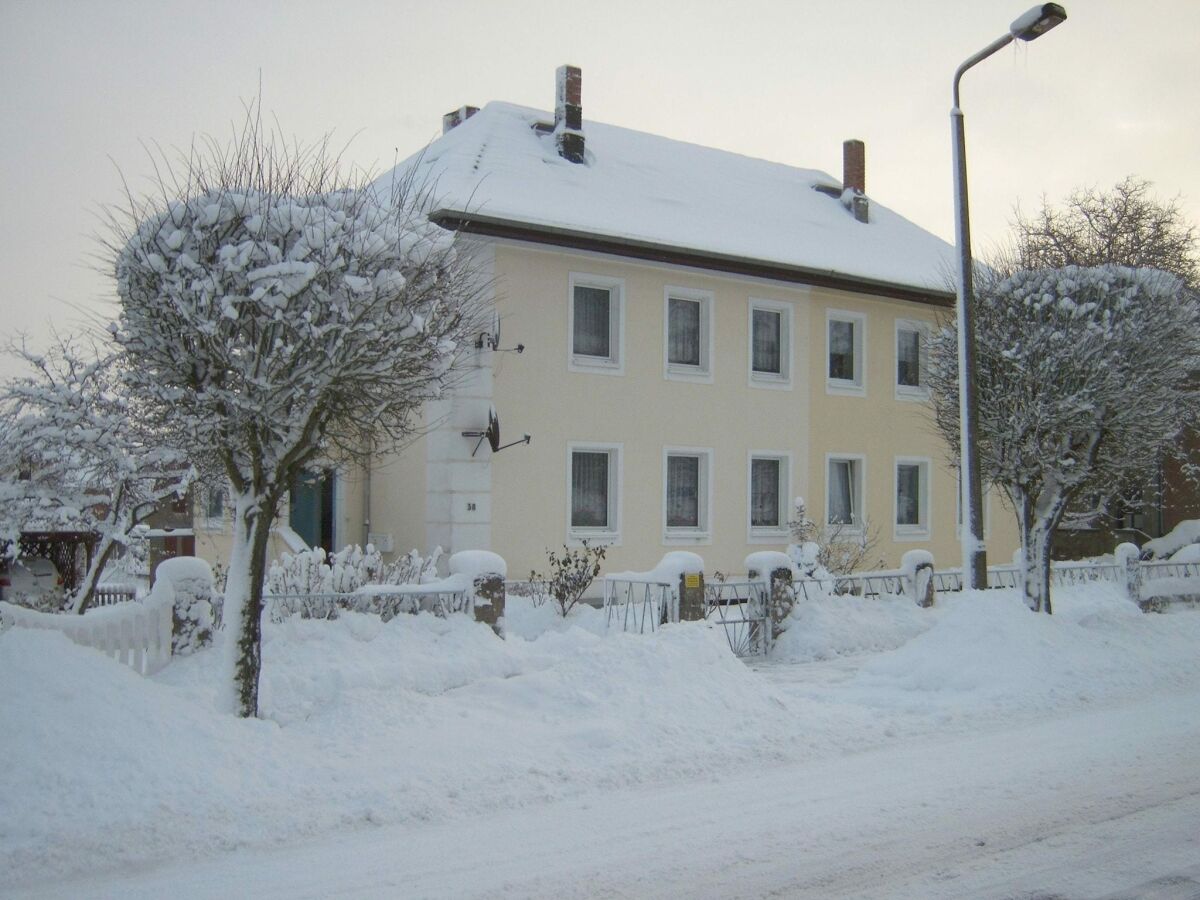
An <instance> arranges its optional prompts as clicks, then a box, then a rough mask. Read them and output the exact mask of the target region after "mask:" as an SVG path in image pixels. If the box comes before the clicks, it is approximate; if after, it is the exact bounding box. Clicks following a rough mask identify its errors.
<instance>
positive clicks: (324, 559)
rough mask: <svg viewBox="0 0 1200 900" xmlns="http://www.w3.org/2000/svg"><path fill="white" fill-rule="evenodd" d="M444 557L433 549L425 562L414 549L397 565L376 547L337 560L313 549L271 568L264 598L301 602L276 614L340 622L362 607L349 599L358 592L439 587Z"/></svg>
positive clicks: (347, 551)
mask: <svg viewBox="0 0 1200 900" xmlns="http://www.w3.org/2000/svg"><path fill="white" fill-rule="evenodd" d="M441 557H442V548H441V547H435V548H434V550H433V552H432V553H430V554H429V556H425V557H423V556H421V554H420V553H419V552H417V551H416V550H415V549H414V550H410V551H409V552H408V553H406V554H405V555H404V556H402V557H400V559H398V560H396V561H395V562H392V563H384V562H383V557H382V556H381V555H380V553H379V551H377V550H376V549H375V546H374V545H373V544H367V547H366V549H365V550H364V549H362V548H361V547H359V546H358V545H357V544H350V545H347V546H346V547H343V548H342V549H341V550H339V551H337V552H336V553H333V554H327V553H326V552H325V550H324V548H322V547H313V548H312V549H310V550H302V551H300V552H299V553H284V554H283V555H282V556H281V557H280V558H279V559H278V560H276V561H275V562H273V563H272V564H271V568H270V570H269V571H268V572H267V584H266V590H265V592H266V593H267V594H268V595H271V596H274V597H280V596H294V597H297V598H298V599H296V600H295V601H294V602H288V603H286V604H283V605H278V604H276V605H275V606H273V614H274V613H279V614H283V613H285V612H299V613H300V615H301V616H302V617H303V618H306V619H309V618H315V619H336V618H337V615H338V610H339V609H360V608H361V607H362V605H363V604H362V599H361V598H354V597H350V596H349V595H351V594H354V593H355V592H356V591H358V590H359V589H360V588H363V587H367V586H369V585H397V584H427V583H429V582H432V581H436V580H437V566H438V561H439V560H440V559H441ZM314 595H316V596H314ZM332 595H345V596H343V597H337V598H335V597H333V596H332ZM388 618H391V616H390V615H389V616H388Z"/></svg>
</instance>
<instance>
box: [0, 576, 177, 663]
mask: <svg viewBox="0 0 1200 900" xmlns="http://www.w3.org/2000/svg"><path fill="white" fill-rule="evenodd" d="M159 585H161V587H160V586H159ZM174 602H175V592H174V591H173V590H172V589H171V587H170V585H169V584H166V582H159V584H158V585H155V590H154V591H153V592H152V593H151V595H150V597H148V598H147V600H146V602H145V603H121V604H116V605H113V606H108V607H104V608H100V609H92V610H89V611H88V612H87V613H85V614H84V615H82V616H76V615H69V614H63V613H43V612H37V611H35V610H32V609H25V608H24V607H20V606H14V605H12V604H11V603H0V620H3V621H4V622H5V623H6V624H11V625H17V626H20V627H22V628H41V629H46V630H50V631H58V632H61V633H63V634H65V635H66V636H67V637H68V638H70V639H71V640H72V641H74V642H75V643H76V644H80V645H82V646H84V647H94V648H96V649H97V650H99V651H100V652H102V653H106V654H108V655H109V656H111V657H112V658H113V659H115V660H116V661H117V662H119V663H121V664H122V665H126V666H129V667H130V668H131V669H133V670H134V671H135V672H140V673H141V674H142V675H153V674H154V673H155V672H157V671H159V670H160V669H162V668H163V666H165V665H166V664H167V663H169V662H170V661H171V629H172V626H173V616H172V607H173V605H174Z"/></svg>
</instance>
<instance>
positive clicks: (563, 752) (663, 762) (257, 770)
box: [0, 584, 1200, 884]
mask: <svg viewBox="0 0 1200 900" xmlns="http://www.w3.org/2000/svg"><path fill="white" fill-rule="evenodd" d="M1055 609H1056V611H1057V612H1056V615H1054V616H1053V617H1051V616H1045V615H1035V614H1032V613H1030V612H1029V611H1028V610H1027V609H1026V608H1025V606H1024V604H1023V601H1022V598H1021V596H1020V594H1019V592H1017V591H988V592H980V593H975V594H971V593H967V594H964V595H961V596H953V595H946V596H943V597H941V598H939V605H938V606H937V607H935V608H933V609H919V608H918V607H916V606H915V605H914V604H913V603H912V602H911V601H909V600H907V599H905V598H887V597H885V598H881V599H877V600H866V599H862V598H856V597H830V596H817V595H815V594H814V595H810V597H809V599H808V600H802V601H801V602H800V603H799V604H797V607H796V609H795V610H794V611H793V613H792V616H791V618H790V620H789V626H790V627H789V630H788V631H787V632H786V633H785V634H784V635H783V636H782V637H781V638H780V640H779V642H778V643H777V645H776V651H775V655H774V659H773V661H772V662H771V663H769V664H766V665H762V666H756V667H748V666H746V665H745V664H743V663H742V662H740V661H738V660H737V659H736V658H734V657H733V656H732V654H731V653H730V652H729V648H728V644H727V642H726V638H725V635H724V633H723V631H722V630H721V629H720V628H719V627H710V626H709V625H707V624H706V623H684V624H681V625H671V626H666V627H663V628H661V629H659V630H658V631H656V632H655V633H653V634H647V635H633V634H624V633H620V632H613V633H606V632H605V631H604V628H603V624H604V614H603V612H602V611H599V610H594V609H590V608H587V607H578V608H576V609H575V610H573V611H572V612H571V614H570V616H568V617H567V618H566V619H563V618H562V617H560V616H558V615H557V614H556V613H555V612H554V610H553V609H552V608H551V607H549V605H548V604H543V605H542V606H540V607H538V606H534V605H533V603H532V602H531V601H529V600H528V599H527V598H522V597H516V596H511V597H509V599H508V618H509V623H510V626H509V635H510V636H509V639H508V640H499V639H497V638H496V636H495V635H494V634H493V633H492V631H491V629H490V628H488V627H487V626H486V625H482V624H477V623H475V622H473V621H471V620H470V619H469V618H468V617H466V616H450V617H448V618H437V617H434V616H422V615H418V616H407V615H403V616H397V617H396V618H394V619H392V620H391V621H389V622H383V621H382V620H381V619H380V618H379V617H378V616H369V615H362V614H357V613H353V612H346V613H344V614H343V615H342V616H341V617H340V618H338V619H336V620H332V621H331V620H316V619H301V618H298V617H293V618H290V619H288V620H286V621H284V622H282V623H270V622H267V623H264V640H263V676H262V694H261V699H262V710H263V714H264V716H265V719H264V720H249V721H247V720H240V719H236V718H234V717H232V716H229V715H225V714H221V713H218V712H217V711H216V710H217V708H218V705H217V693H218V680H219V678H220V666H219V657H220V654H219V653H218V652H215V651H205V652H201V653H197V654H194V655H192V656H189V657H185V658H182V659H176V660H175V661H174V662H172V664H171V665H170V666H168V667H167V668H166V669H164V670H163V671H162V672H160V673H159V674H158V675H157V676H155V677H153V678H143V677H141V676H138V675H136V674H135V673H133V672H131V671H129V670H127V669H126V668H124V667H122V666H119V665H116V664H114V663H113V662H112V661H111V660H108V659H106V658H104V657H103V656H101V655H100V654H99V653H97V652H95V651H93V650H90V649H88V648H85V647H78V646H75V645H73V644H71V643H70V642H69V641H67V640H66V639H64V638H63V637H62V636H61V635H58V634H54V633H46V632H39V631H33V630H28V629H23V628H13V629H9V630H8V631H7V632H5V633H3V634H0V684H3V685H5V686H6V688H7V694H6V696H5V699H4V702H3V703H0V756H2V757H3V759H4V760H5V765H4V766H3V767H0V871H4V872H5V878H6V880H7V881H8V882H9V883H12V884H20V883H24V882H31V881H43V882H44V881H47V880H50V879H55V878H63V877H67V876H69V875H71V874H72V873H76V872H97V873H98V872H103V871H105V870H107V869H111V868H126V867H128V866H130V865H138V864H151V863H154V862H157V861H162V860H165V859H170V858H181V857H195V856H202V855H205V854H212V853H214V852H220V851H223V850H228V849H231V848H234V847H238V846H243V845H278V844H282V843H294V842H296V841H299V840H301V839H303V838H305V837H308V836H316V835H320V834H327V833H331V832H338V831H342V832H345V831H352V830H354V829H358V828H363V827H366V826H373V825H379V824H388V823H422V824H424V823H437V822H455V821H462V820H463V819H464V818H467V817H471V818H477V817H480V816H487V815H489V814H494V813H496V812H497V811H500V810H504V809H509V808H512V807H514V806H530V805H538V804H542V803H545V802H547V801H553V800H558V799H563V798H568V797H579V796H584V797H587V796H593V795H597V794H600V793H611V792H613V791H618V790H622V789H630V788H639V787H646V786H652V785H659V784H667V783H672V782H680V781H688V782H693V783H696V784H703V783H706V782H708V781H712V780H719V779H722V778H726V777H728V776H730V774H731V773H734V772H737V771H739V770H744V769H754V768H763V767H770V766H772V765H774V764H776V763H780V762H787V761H796V760H808V759H825V758H833V757H842V756H845V755H847V754H851V753H857V752H861V751H863V750H866V749H869V748H872V747H878V746H880V745H883V744H889V743H895V742H897V741H901V740H915V739H917V738H918V737H921V736H925V735H930V734H936V735H942V734H946V733H952V732H954V731H959V732H966V731H970V732H977V731H979V730H980V729H987V728H991V727H997V726H998V725H999V724H1000V723H1004V722H1008V723H1013V722H1019V721H1022V720H1026V719H1030V718H1033V717H1037V716H1043V717H1046V716H1048V715H1052V714H1057V713H1058V712H1060V711H1065V710H1071V709H1078V708H1081V707H1087V708H1092V707H1096V706H1098V705H1102V704H1107V705H1117V704H1128V703H1131V702H1137V701H1139V700H1140V699H1141V698H1144V697H1146V696H1147V695H1149V694H1155V695H1161V694H1164V693H1168V692H1172V691H1191V692H1195V691H1197V690H1198V689H1200V657H1198V656H1197V654H1196V652H1195V648H1196V647H1197V646H1200V613H1198V612H1196V611H1192V610H1179V611H1176V612H1171V613H1168V614H1165V615H1144V614H1142V613H1140V612H1138V610H1137V607H1136V606H1135V605H1134V604H1132V603H1130V602H1128V600H1126V599H1125V598H1124V597H1123V596H1122V594H1121V591H1120V589H1119V588H1118V587H1117V586H1115V585H1104V584H1093V585H1086V586H1078V587H1075V588H1062V589H1059V590H1056V592H1055ZM580 625H582V626H583V627H577V626H580ZM517 635H524V636H527V637H528V638H530V639H528V640H526V639H522V637H518V636H517ZM225 637H227V634H226V633H221V634H219V635H218V641H220V640H221V639H223V638H225ZM821 660H829V661H828V662H821ZM798 661H799V662H801V664H797V662H798Z"/></svg>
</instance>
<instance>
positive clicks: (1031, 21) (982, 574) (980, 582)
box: [950, 3, 1067, 589]
mask: <svg viewBox="0 0 1200 900" xmlns="http://www.w3.org/2000/svg"><path fill="white" fill-rule="evenodd" d="M1066 18H1067V11H1066V10H1065V9H1063V8H1062V7H1061V6H1059V5H1058V4H1057V3H1043V4H1041V5H1039V6H1035V7H1033V8H1032V9H1031V10H1029V11H1028V12H1027V13H1025V14H1024V15H1022V16H1020V17H1019V18H1018V19H1016V20H1015V21H1014V22H1013V23H1012V24H1011V25H1010V26H1008V33H1007V34H1005V35H1004V36H1003V37H1000V38H997V39H996V40H995V41H993V42H992V43H990V44H988V45H987V46H986V47H984V48H983V49H982V50H980V51H979V52H978V53H976V54H975V55H974V56H972V57H970V58H969V59H968V60H967V61H966V62H964V63H963V64H962V65H961V66H959V67H958V70H957V71H956V72H955V73H954V107H953V108H952V109H951V110H950V124H951V130H952V133H953V138H954V213H955V216H954V220H955V228H954V231H955V239H956V241H957V243H958V302H957V314H958V424H959V435H960V438H961V440H960V447H959V450H960V461H959V475H960V477H961V479H962V481H961V484H960V487H959V490H960V491H961V493H962V519H963V525H962V554H963V575H964V577H965V578H966V582H967V583H966V586H967V587H969V588H972V589H979V588H986V587H987V550H986V548H985V547H984V544H983V491H982V490H981V489H980V478H979V445H978V443H977V440H976V435H977V432H978V429H979V410H978V408H977V406H976V400H977V398H976V395H975V313H974V309H973V307H974V305H975V294H974V286H973V284H972V278H971V225H970V222H969V220H968V215H969V214H968V212H967V146H966V140H967V139H966V131H965V130H964V126H963V114H962V108H961V106H960V105H959V102H958V83H959V81H960V80H961V79H962V77H963V74H964V73H965V72H966V71H967V69H969V68H971V67H972V66H974V65H975V64H976V63H979V62H982V61H983V60H985V59H987V58H988V57H989V56H991V55H992V54H993V53H995V52H996V51H997V50H999V49H1001V48H1002V47H1007V46H1008V45H1009V44H1011V43H1012V42H1013V40H1014V39H1017V40H1022V41H1032V40H1033V39H1034V38H1038V37H1041V36H1042V35H1043V34H1045V33H1046V32H1047V31H1049V30H1050V29H1051V28H1053V27H1054V26H1055V25H1057V24H1059V23H1060V22H1062V21H1064V20H1065V19H1066Z"/></svg>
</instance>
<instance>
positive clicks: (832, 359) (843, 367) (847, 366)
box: [829, 319, 855, 381]
mask: <svg viewBox="0 0 1200 900" xmlns="http://www.w3.org/2000/svg"><path fill="white" fill-rule="evenodd" d="M829 377H830V378H837V379H841V380H843V381H854V380H855V377H854V323H853V322H846V321H842V320H840V319H831V320H830V322H829Z"/></svg>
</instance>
